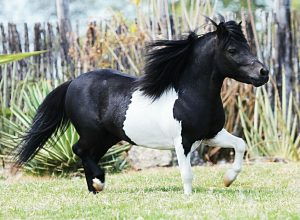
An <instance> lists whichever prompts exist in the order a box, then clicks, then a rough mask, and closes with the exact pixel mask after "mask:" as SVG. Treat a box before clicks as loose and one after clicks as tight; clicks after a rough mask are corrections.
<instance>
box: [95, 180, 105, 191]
mask: <svg viewBox="0 0 300 220" xmlns="http://www.w3.org/2000/svg"><path fill="white" fill-rule="evenodd" d="M104 186H105V185H104V183H102V182H101V181H100V180H99V179H98V178H94V179H93V187H94V189H95V190H96V191H97V192H100V191H102V190H103V189H104Z"/></svg>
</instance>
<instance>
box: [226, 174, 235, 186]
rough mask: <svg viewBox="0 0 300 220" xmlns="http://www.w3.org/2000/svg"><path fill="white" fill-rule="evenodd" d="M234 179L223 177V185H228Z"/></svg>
mask: <svg viewBox="0 0 300 220" xmlns="http://www.w3.org/2000/svg"><path fill="white" fill-rule="evenodd" d="M233 181H234V180H230V179H228V178H227V177H226V176H225V177H224V185H225V187H229V186H230V185H231V183H232V182H233Z"/></svg>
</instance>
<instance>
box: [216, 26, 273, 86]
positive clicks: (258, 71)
mask: <svg viewBox="0 0 300 220" xmlns="http://www.w3.org/2000/svg"><path fill="white" fill-rule="evenodd" d="M212 23H213V24H214V25H215V26H216V27H217V30H216V36H217V37H216V38H217V44H216V53H215V55H216V56H215V62H216V68H217V69H218V72H219V73H220V74H222V75H223V76H224V77H229V78H233V79H235V80H237V81H240V82H243V83H248V84H253V85H254V86H261V85H263V84H265V83H266V82H268V80H269V70H268V68H267V67H266V66H265V65H264V64H263V63H261V62H260V61H259V60H258V58H257V57H256V56H254V55H253V54H252V53H251V51H250V47H249V45H248V43H247V40H246V38H245V36H244V34H243V32H242V29H241V23H239V24H237V23H236V22H235V21H228V22H221V23H219V24H216V23H215V22H213V21H212Z"/></svg>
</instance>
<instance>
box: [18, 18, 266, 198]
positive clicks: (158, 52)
mask: <svg viewBox="0 0 300 220" xmlns="http://www.w3.org/2000/svg"><path fill="white" fill-rule="evenodd" d="M211 22H212V23H213V25H214V26H215V27H216V30H215V31H213V32H210V33H207V34H205V35H203V36H198V35H196V34H195V33H193V32H192V33H190V34H189V36H188V37H187V38H186V39H182V40H159V41H155V42H153V43H151V44H149V45H148V46H147V48H146V49H147V54H146V65H145V69H144V73H145V74H144V76H142V77H140V78H136V77H133V76H129V75H124V74H122V73H120V72H119V71H117V70H111V69H102V70H95V71H92V72H88V73H85V74H82V75H80V76H79V77H77V78H76V79H74V80H71V81H68V82H65V83H63V84H62V85H60V86H58V87H57V88H56V89H54V90H53V91H52V92H51V93H50V94H49V95H48V96H47V97H46V98H45V100H44V101H43V103H42V104H41V105H40V106H39V108H38V110H37V113H36V115H35V117H34V119H33V123H32V125H31V128H30V129H29V131H28V132H27V133H26V135H25V136H24V137H23V139H22V141H21V143H20V145H19V146H20V147H19V148H18V151H17V160H16V164H17V165H22V164H23V163H25V162H27V161H28V160H30V159H31V158H32V157H33V156H34V155H35V154H36V153H37V152H38V150H39V149H41V148H42V147H43V145H44V144H45V143H46V141H47V140H48V139H49V138H51V137H54V136H55V135H57V134H58V133H61V132H63V131H64V130H65V129H66V127H67V126H68V122H71V123H72V124H73V125H74V127H75V128H76V131H77V132H78V134H79V136H80V139H79V141H78V142H77V143H76V144H74V145H73V151H74V153H75V154H76V155H78V157H79V158H80V159H81V160H82V163H83V167H84V171H85V176H86V181H87V186H88V189H89V191H91V192H94V193H96V192H99V191H101V190H103V188H104V181H105V174H104V170H103V169H102V168H100V167H99V166H98V162H99V160H100V159H101V158H102V157H103V156H104V154H105V153H106V152H107V151H108V149H109V148H110V147H111V146H113V145H114V144H116V143H117V142H119V141H121V140H125V141H128V142H129V143H131V144H134V145H139V146H144V147H149V148H153V149H174V148H175V151H176V154H177V158H178V163H179V168H180V172H181V177H182V181H183V189H184V193H185V194H191V193H192V179H193V176H192V169H191V164H190V155H191V152H192V151H193V150H195V149H196V148H197V147H198V146H199V145H200V143H201V142H204V143H205V144H207V145H211V146H219V147H225V148H234V150H235V158H234V163H233V167H232V168H231V169H230V170H228V171H227V173H226V174H225V177H224V183H225V186H229V185H230V184H231V183H232V182H233V181H234V180H235V179H236V177H237V175H238V173H239V172H240V171H241V166H242V162H243V155H244V152H245V149H246V144H245V142H244V141H243V140H242V139H241V138H238V137H235V136H233V135H231V134H229V133H228V132H227V131H226V130H225V129H224V128H223V126H224V123H225V114H224V109H223V105H222V100H221V97H220V90H221V87H222V83H223V81H224V79H225V78H226V77H229V78H233V79H235V80H237V81H240V82H244V83H248V84H253V85H254V86H261V85H263V84H265V83H266V82H267V81H268V79H269V76H268V73H269V71H268V69H267V68H266V67H265V66H264V64H262V63H261V62H260V61H258V59H257V58H256V57H255V56H254V55H253V54H252V53H251V52H250V49H249V46H248V44H247V41H246V39H245V36H244V35H243V32H242V30H241V23H239V24H237V23H236V22H235V21H228V22H225V21H222V22H220V23H219V24H216V23H215V22H214V21H212V20H211Z"/></svg>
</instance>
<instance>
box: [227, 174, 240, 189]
mask: <svg viewBox="0 0 300 220" xmlns="http://www.w3.org/2000/svg"><path fill="white" fill-rule="evenodd" d="M238 173H239V172H236V171H234V170H228V171H227V172H226V174H225V176H224V185H225V186H226V187H229V186H230V185H231V184H232V183H233V181H234V180H235V179H236V177H237V175H238Z"/></svg>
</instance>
